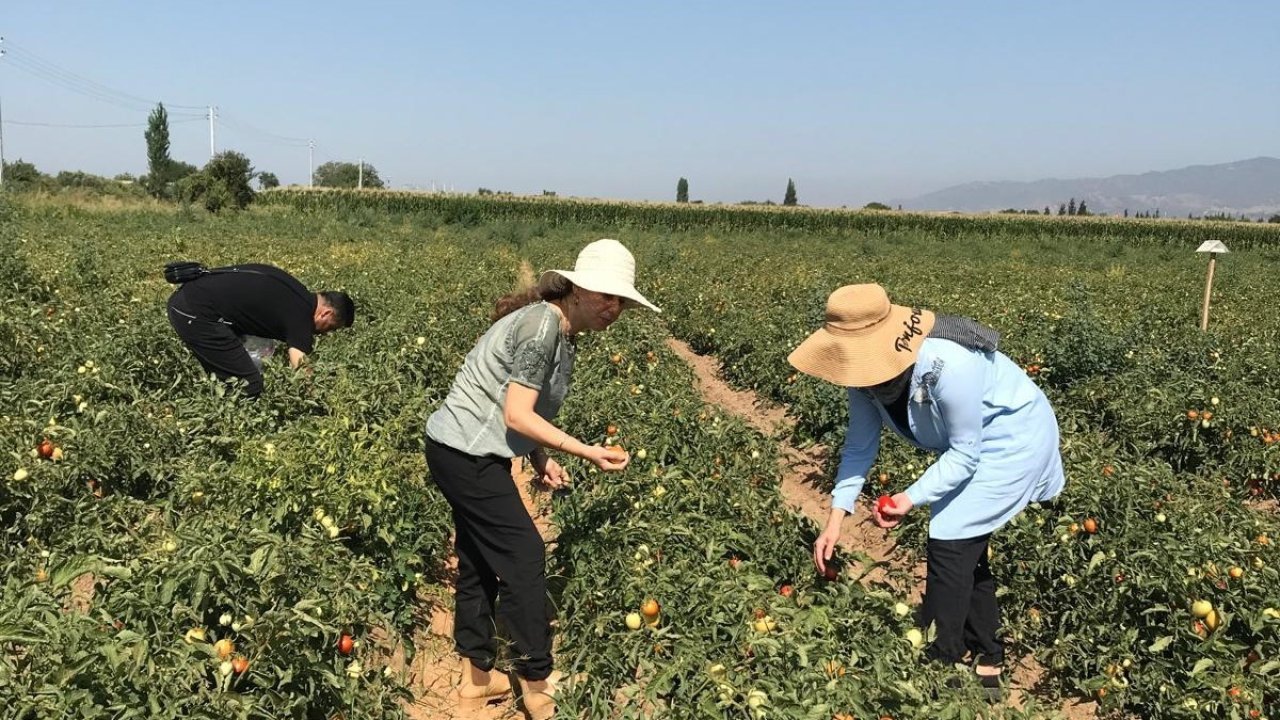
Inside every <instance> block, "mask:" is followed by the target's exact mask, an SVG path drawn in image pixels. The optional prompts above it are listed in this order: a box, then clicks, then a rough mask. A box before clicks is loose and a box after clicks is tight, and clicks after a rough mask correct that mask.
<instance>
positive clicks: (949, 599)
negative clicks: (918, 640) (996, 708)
mask: <svg viewBox="0 0 1280 720" xmlns="http://www.w3.org/2000/svg"><path fill="white" fill-rule="evenodd" d="M990 540H991V535H990V534H987V535H982V536H980V537H976V538H968V539H966V540H933V539H930V540H929V545H928V550H927V555H928V565H929V567H928V571H927V574H926V578H925V586H924V602H923V604H922V606H921V608H920V625H921V627H923V628H928V627H929V625H930V623H935V624H936V631H937V635H936V636H935V638H934V641H933V644H932V645H931V646H930V647H929V649H928V651H927V655H928V656H929V657H930V658H931V659H933V660H937V661H939V662H943V663H947V664H952V663H956V662H960V661H961V659H962V658H963V657H964V656H965V653H966V652H968V653H970V654H971V655H972V656H973V659H974V660H976V661H977V662H978V664H979V665H989V666H996V667H998V666H1000V665H1001V664H1002V663H1004V645H1003V644H1002V643H1001V642H1000V635H999V633H1000V606H999V604H998V603H997V602H996V581H995V578H994V577H992V575H991V565H990V563H988V561H987V547H988V543H989V542H990Z"/></svg>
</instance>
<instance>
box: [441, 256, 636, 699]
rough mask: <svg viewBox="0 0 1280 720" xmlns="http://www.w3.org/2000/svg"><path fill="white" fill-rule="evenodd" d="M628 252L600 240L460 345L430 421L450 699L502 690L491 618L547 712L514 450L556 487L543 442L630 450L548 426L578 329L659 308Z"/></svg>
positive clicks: (494, 695) (545, 658)
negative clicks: (449, 586) (462, 355)
mask: <svg viewBox="0 0 1280 720" xmlns="http://www.w3.org/2000/svg"><path fill="white" fill-rule="evenodd" d="M634 283H635V259H634V258H633V257H632V255H631V253H630V252H629V251H628V250H627V249H626V248H625V247H623V246H622V244H621V243H619V242H618V241H617V240H608V239H605V240H597V241H595V242H593V243H591V244H589V245H587V246H586V247H585V248H584V249H583V250H582V252H581V253H579V254H578V260H577V264H576V265H575V266H574V269H573V270H549V271H547V272H545V273H543V275H542V277H541V278H540V280H539V282H538V285H537V287H536V288H533V289H530V290H528V291H523V292H517V293H512V294H510V295H507V296H504V297H503V298H501V299H499V300H498V303H497V307H496V309H495V311H494V317H493V319H494V323H493V325H492V326H490V328H489V329H488V331H487V332H485V334H484V335H483V336H481V338H480V339H479V341H477V342H476V344H475V347H473V348H472V349H471V351H470V352H469V353H467V356H466V360H465V361H464V362H463V365H462V369H461V370H459V371H458V375H457V377H455V378H454V381H453V386H452V387H451V388H450V390H449V394H448V396H446V398H445V400H444V403H443V404H442V405H441V406H440V408H439V409H437V410H436V411H435V412H434V413H432V415H431V417H430V418H429V419H428V420H427V438H426V456H427V465H428V467H429V468H430V471H431V478H432V480H434V481H435V483H436V485H437V486H439V488H440V490H441V492H443V493H444V496H445V498H446V499H447V500H448V501H449V505H450V507H451V508H452V510H453V519H454V524H455V526H456V549H457V554H458V580H457V592H456V597H455V599H456V610H455V616H454V640H455V642H456V646H457V650H458V653H459V654H460V655H461V656H462V680H461V684H460V686H459V698H460V700H461V702H462V703H463V704H467V705H473V706H474V705H483V704H486V703H488V702H493V701H498V700H501V699H503V698H504V697H506V696H507V695H508V694H509V693H510V692H511V682H510V680H509V679H508V678H507V677H506V676H505V675H503V674H501V673H495V672H492V671H493V667H494V661H495V657H496V655H497V650H498V646H497V642H496V640H495V638H494V625H495V620H496V618H497V616H501V618H502V620H503V622H504V624H505V626H506V628H507V631H508V632H509V634H510V635H511V640H512V644H513V645H514V650H515V655H516V659H515V661H514V665H515V672H516V674H517V676H518V679H519V684H520V686H521V689H522V694H521V695H522V697H521V701H522V703H521V704H522V706H523V708H524V710H525V712H526V713H527V714H528V715H529V717H531V718H549V717H551V716H552V715H553V714H554V712H555V700H554V697H553V695H554V690H555V684H556V680H557V679H558V678H559V674H558V673H556V674H555V675H553V674H552V671H551V626H550V625H549V623H548V615H549V614H548V612H547V596H546V575H545V572H546V568H545V565H546V557H545V555H544V551H543V542H542V537H541V536H540V535H539V534H538V531H537V529H535V527H534V525H533V520H532V519H531V518H530V517H529V513H528V511H526V510H525V508H524V505H523V504H522V503H521V501H520V495H519V493H518V492H517V491H516V485H515V481H514V479H513V478H512V475H511V458H513V457H515V456H516V455H528V456H529V460H530V462H531V464H532V467H533V469H534V472H535V473H536V474H537V479H538V481H539V482H540V483H541V484H542V485H543V486H545V487H548V488H552V489H555V488H561V487H563V486H564V485H565V482H566V478H565V473H564V469H563V468H561V466H560V464H559V463H557V462H556V461H555V460H553V459H551V458H550V457H548V456H547V453H546V449H547V448H551V449H554V450H557V451H560V452H565V453H568V454H570V455H577V456H578V457H580V458H584V459H586V460H588V461H590V462H591V463H593V464H594V465H595V466H596V467H598V468H600V469H601V470H604V471H617V470H622V469H623V468H625V467H626V466H627V462H628V457H627V454H626V453H625V452H624V451H622V450H620V449H613V448H607V447H603V446H600V445H589V444H587V443H584V442H582V441H580V440H578V439H577V438H575V437H573V436H572V435H570V434H569V433H567V432H565V431H564V430H561V429H560V428H558V427H556V426H555V425H554V424H552V422H551V421H552V419H554V418H555V416H556V413H557V412H558V411H559V410H560V405H561V403H562V402H563V401H564V398H565V395H566V394H567V393H568V391H569V383H570V378H571V376H572V375H573V365H574V353H575V349H574V343H575V338H576V337H577V335H578V333H581V332H584V331H600V330H604V329H605V328H607V327H609V326H610V325H612V324H613V323H614V321H616V320H617V319H618V316H619V315H621V314H622V311H623V310H624V309H626V308H631V307H646V308H649V309H650V310H653V311H654V312H659V310H658V308H656V307H654V305H653V304H652V303H650V302H649V301H648V300H646V299H645V297H644V296H643V295H641V294H640V293H639V292H638V291H637V290H636V288H635V285H634Z"/></svg>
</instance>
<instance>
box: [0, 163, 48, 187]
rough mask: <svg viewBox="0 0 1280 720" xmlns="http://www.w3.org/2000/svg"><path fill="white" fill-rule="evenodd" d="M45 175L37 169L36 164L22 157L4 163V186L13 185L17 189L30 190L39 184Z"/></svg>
mask: <svg viewBox="0 0 1280 720" xmlns="http://www.w3.org/2000/svg"><path fill="white" fill-rule="evenodd" d="M43 179H44V176H43V175H41V174H40V171H39V170H37V169H36V166H35V164H33V163H29V162H27V161H26V160H23V159H22V158H18V159H17V160H14V161H13V162H7V163H5V164H4V186H5V187H6V188H8V187H10V186H12V189H15V190H29V189H30V188H31V187H32V186H34V185H38V184H39V183H40V181H41V180H43Z"/></svg>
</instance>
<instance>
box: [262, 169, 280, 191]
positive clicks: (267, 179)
mask: <svg viewBox="0 0 1280 720" xmlns="http://www.w3.org/2000/svg"><path fill="white" fill-rule="evenodd" d="M258 187H259V188H261V189H263V190H270V189H271V188H277V187H280V178H278V177H276V174H275V173H270V172H260V173H258Z"/></svg>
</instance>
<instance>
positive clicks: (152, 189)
mask: <svg viewBox="0 0 1280 720" xmlns="http://www.w3.org/2000/svg"><path fill="white" fill-rule="evenodd" d="M143 135H144V136H145V137H146V138H147V177H146V188H147V192H149V193H151V195H153V196H154V197H162V196H163V195H164V194H165V191H166V189H167V187H168V185H169V182H170V180H171V178H170V177H169V166H170V164H171V163H172V162H173V161H172V160H170V159H169V113H168V112H167V111H165V109H164V103H157V104H156V109H155V110H152V111H151V115H149V116H148V117H147V131H146V132H145V133H143Z"/></svg>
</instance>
